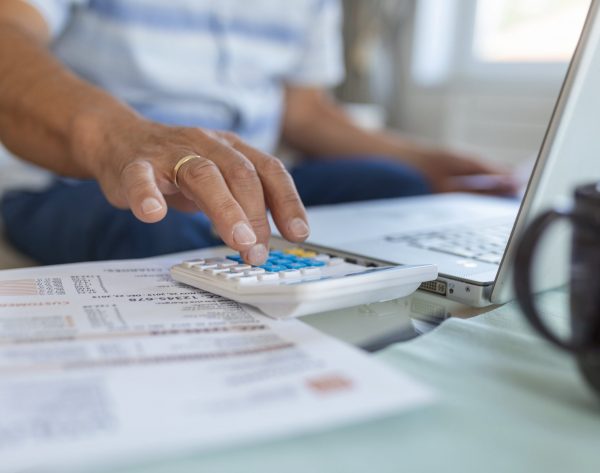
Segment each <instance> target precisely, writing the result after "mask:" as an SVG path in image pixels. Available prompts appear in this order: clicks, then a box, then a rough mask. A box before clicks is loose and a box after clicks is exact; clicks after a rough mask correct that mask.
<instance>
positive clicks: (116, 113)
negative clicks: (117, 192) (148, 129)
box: [0, 0, 136, 178]
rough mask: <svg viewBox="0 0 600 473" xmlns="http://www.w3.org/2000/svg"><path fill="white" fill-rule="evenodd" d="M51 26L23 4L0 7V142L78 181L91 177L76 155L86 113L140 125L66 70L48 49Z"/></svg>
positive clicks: (82, 158)
mask: <svg viewBox="0 0 600 473" xmlns="http://www.w3.org/2000/svg"><path fill="white" fill-rule="evenodd" d="M49 40H50V38H49V32H48V27H47V25H46V23H45V21H44V19H43V18H42V17H41V16H40V14H39V13H38V12H37V11H36V10H35V9H34V8H33V7H31V6H29V5H28V4H27V3H25V2H21V1H18V0H15V1H10V0H6V1H4V2H2V5H1V6H0V137H1V139H2V142H3V143H4V144H5V145H6V146H7V147H8V148H9V149H10V150H11V151H12V152H14V153H15V154H16V155H17V156H20V157H22V158H23V159H26V160H28V161H31V162H33V163H35V164H38V165H40V166H42V167H45V168H47V169H50V170H52V171H55V172H57V173H59V174H62V175H68V176H74V177H88V178H89V177H93V172H92V169H91V163H89V162H86V158H87V156H86V155H85V154H84V153H78V152H77V143H75V142H74V138H75V137H76V136H77V133H75V131H74V130H75V129H76V128H77V126H78V125H80V124H81V122H84V121H85V116H86V114H88V115H92V114H97V115H98V116H105V117H106V119H107V120H128V119H129V120H136V117H135V114H134V112H133V111H131V110H130V109H128V108H127V107H126V106H124V105H123V104H121V103H120V102H118V101H117V100H115V99H114V98H112V97H111V96H110V95H108V94H106V93H105V92H103V91H102V90H100V89H98V88H96V87H94V86H93V85H91V84H89V83H87V82H85V81H83V80H81V79H79V78H78V77H77V76H75V75H74V74H72V73H71V72H70V71H68V70H67V69H66V68H64V67H63V66H62V65H61V64H60V63H59V62H58V61H57V60H56V59H55V58H54V57H53V56H52V54H51V53H50V51H49V50H48V48H47V45H48V42H49Z"/></svg>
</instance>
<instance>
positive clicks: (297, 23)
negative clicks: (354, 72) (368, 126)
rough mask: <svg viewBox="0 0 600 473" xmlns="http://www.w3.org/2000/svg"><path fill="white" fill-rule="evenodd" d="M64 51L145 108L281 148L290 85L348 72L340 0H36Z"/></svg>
mask: <svg viewBox="0 0 600 473" xmlns="http://www.w3.org/2000/svg"><path fill="white" fill-rule="evenodd" d="M27 1H28V2H29V3H30V4H31V5H33V6H34V7H36V8H37V9H38V10H39V11H40V13H41V14H42V15H43V16H44V17H45V18H46V20H47V22H48V25H49V27H50V30H51V33H52V38H53V40H52V49H53V51H54V52H55V54H56V55H57V57H58V58H59V59H60V60H61V61H63V62H64V64H65V65H67V66H68V67H69V68H70V69H71V70H73V71H74V72H76V73H77V74H79V75H80V76H81V77H83V78H84V79H86V80H88V81H90V82H91V83H93V84H96V85H98V86H100V87H102V88H103V89H105V90H106V91H108V92H110V93H111V94H112V95H114V96H115V97H117V98H119V99H121V100H122V101H124V102H126V103H127V104H129V105H131V106H132V107H133V108H134V109H136V110H137V111H138V112H140V113H141V114H142V115H144V116H146V117H148V118H150V119H153V120H156V121H159V122H162V123H166V124H174V125H175V124H176V125H186V126H198V127H204V128H209V129H219V130H229V131H233V132H235V133H237V134H239V135H240V136H241V137H242V138H243V139H245V140H246V141H247V142H249V143H250V144H252V145H254V146H256V147H258V148H260V149H262V150H264V151H267V152H272V151H273V150H274V148H275V146H276V145H277V142H278V139H279V134H280V123H281V115H282V108H283V92H284V87H285V85H286V84H290V85H293V84H296V85H303V86H317V87H329V86H332V85H334V84H336V83H337V82H339V81H340V80H341V79H342V77H343V74H344V70H343V63H342V54H341V52H342V51H341V50H342V47H341V38H340V19H341V6H340V4H339V0H27Z"/></svg>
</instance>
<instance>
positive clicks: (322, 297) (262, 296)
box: [171, 239, 438, 318]
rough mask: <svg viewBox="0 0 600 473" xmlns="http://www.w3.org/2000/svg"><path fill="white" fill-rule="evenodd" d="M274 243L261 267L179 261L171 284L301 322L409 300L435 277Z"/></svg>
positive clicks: (231, 261) (426, 271)
mask: <svg viewBox="0 0 600 473" xmlns="http://www.w3.org/2000/svg"><path fill="white" fill-rule="evenodd" d="M277 241H278V243H275V242H273V243H272V248H273V249H272V250H271V251H270V253H269V257H268V259H267V261H266V262H265V264H263V265H261V266H251V265H249V264H246V263H245V262H244V261H243V259H242V257H241V256H240V255H239V254H231V255H228V256H223V257H206V258H198V259H190V260H186V261H182V262H181V263H180V264H177V265H175V266H173V267H172V268H171V275H172V277H173V279H175V280H176V281H178V282H181V283H184V284H188V285H190V286H194V287H196V288H198V289H202V290H204V291H208V292H211V293H214V294H218V295H220V296H223V297H226V298H228V299H232V300H234V301H236V302H239V303H242V304H248V305H250V306H252V307H255V308H257V309H258V310H260V311H261V312H263V313H264V314H266V315H269V316H271V317H276V318H286V317H299V316H301V315H307V314H312V313H318V312H325V311H328V310H335V309H341V308H345V307H352V306H357V305H362V304H369V303H374V302H380V301H388V300H392V299H398V298H401V297H405V296H408V295H410V294H412V293H413V292H414V291H416V290H417V289H418V288H419V286H420V285H421V284H422V283H423V282H426V281H432V280H435V279H436V278H437V275H438V271H437V267H436V266H435V265H431V264H424V265H413V266H398V265H390V264H388V263H385V262H383V261H378V260H371V259H365V258H363V257H360V256H357V255H352V254H348V253H339V252H336V251H335V250H332V249H328V248H322V247H317V246H314V245H308V244H306V245H300V246H298V245H295V246H289V244H286V243H285V242H284V241H283V240H281V241H279V239H277Z"/></svg>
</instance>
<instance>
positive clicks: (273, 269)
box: [266, 266, 288, 273]
mask: <svg viewBox="0 0 600 473" xmlns="http://www.w3.org/2000/svg"><path fill="white" fill-rule="evenodd" d="M287 269H288V268H286V267H285V266H271V268H270V269H267V270H266V271H268V272H269V273H279V272H281V271H287Z"/></svg>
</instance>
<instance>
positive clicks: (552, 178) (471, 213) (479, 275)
mask: <svg viewBox="0 0 600 473" xmlns="http://www.w3.org/2000/svg"><path fill="white" fill-rule="evenodd" d="M599 9H600V0H593V1H592V3H591V6H590V11H589V13H588V17H587V20H586V23H585V26H584V28H583V31H582V35H581V38H580V41H579V44H578V46H577V49H576V52H575V54H574V56H573V58H572V61H571V64H570V67H569V70H568V73H567V76H566V79H565V81H564V84H563V87H562V90H561V93H560V95H559V98H558V101H557V104H556V107H555V110H554V113H553V115H552V118H551V121H550V124H549V126H548V129H547V132H546V136H545V139H544V141H543V145H542V147H541V150H540V153H539V156H538V158H537V161H536V164H535V167H534V169H533V171H532V174H531V177H530V179H529V184H528V186H527V190H526V192H525V195H524V197H523V199H522V200H512V199H506V198H495V197H483V196H477V195H470V194H440V195H432V196H425V197H415V198H401V199H387V200H383V201H370V202H361V203H353V204H341V205H333V206H324V207H314V208H311V209H309V221H310V223H311V228H312V234H311V237H310V240H309V242H308V243H312V244H315V245H319V246H325V247H330V248H335V249H336V250H338V251H343V252H348V253H351V254H359V255H363V256H365V257H367V258H371V259H376V260H380V261H383V262H386V263H393V264H422V263H433V264H436V265H437V266H438V268H439V273H440V276H439V279H438V280H437V281H434V282H430V283H425V284H424V285H423V286H421V289H422V290H425V291H429V292H433V293H436V294H439V295H441V296H445V297H447V298H449V299H452V300H455V301H458V302H461V303H464V304H467V305H470V306H473V307H485V306H488V305H491V304H502V303H505V302H508V301H510V300H512V299H513V292H512V274H511V265H512V261H513V254H514V252H515V248H516V246H517V242H518V239H519V235H520V234H521V233H522V231H523V230H524V228H525V227H526V226H527V225H528V223H529V222H530V221H531V220H532V219H533V218H534V217H535V216H536V215H537V214H539V213H540V212H541V211H543V210H546V209H548V208H550V207H553V206H564V205H568V203H569V202H570V200H571V196H572V194H573V190H574V188H575V187H576V186H578V185H579V184H583V183H589V182H593V181H596V180H599V181H600V121H599V119H598V116H599V115H600V85H599V84H600V17H599ZM357 223H359V225H357ZM348 229H352V231H351V232H349V231H348ZM568 238H569V231H568V229H566V228H564V227H561V228H560V229H559V230H556V231H555V232H554V233H553V234H552V238H551V239H550V241H546V242H545V244H544V245H543V246H542V247H541V248H540V251H539V254H538V257H537V261H538V263H537V266H538V271H540V273H541V274H543V278H541V279H540V284H538V287H537V289H538V290H545V289H550V288H554V287H558V286H560V285H562V284H564V283H566V281H567V278H568V255H566V251H565V248H567V245H568Z"/></svg>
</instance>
